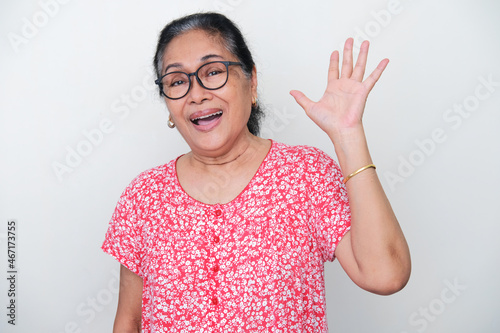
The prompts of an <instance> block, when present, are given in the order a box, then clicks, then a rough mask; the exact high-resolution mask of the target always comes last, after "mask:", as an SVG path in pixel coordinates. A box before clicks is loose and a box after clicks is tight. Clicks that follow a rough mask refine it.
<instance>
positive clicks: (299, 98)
mask: <svg viewBox="0 0 500 333" xmlns="http://www.w3.org/2000/svg"><path fill="white" fill-rule="evenodd" d="M290 95H292V96H293V98H295V101H296V102H297V103H298V104H299V105H300V106H301V107H302V108H303V109H304V111H306V113H307V112H308V111H309V109H310V108H311V107H312V106H313V104H314V102H313V101H311V100H310V99H309V98H308V97H307V96H306V95H304V94H303V93H302V92H300V91H298V90H292V91H290Z"/></svg>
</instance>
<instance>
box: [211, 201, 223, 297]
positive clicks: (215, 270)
mask: <svg viewBox="0 0 500 333" xmlns="http://www.w3.org/2000/svg"><path fill="white" fill-rule="evenodd" d="M212 214H213V215H212V216H213V217H214V228H213V230H212V234H211V236H210V238H211V239H210V240H211V245H212V246H211V247H212V249H213V251H212V255H214V254H215V253H216V252H217V250H218V248H219V244H220V242H221V236H220V232H221V229H222V228H221V227H222V220H223V217H222V216H223V211H222V209H221V208H220V207H216V208H215V209H214V210H213V211H212ZM217 257H218V255H217V256H215V255H214V257H213V258H211V259H212V260H210V264H211V267H210V270H211V271H212V272H211V273H212V274H211V275H212V282H211V284H212V286H213V292H212V297H211V298H210V299H209V302H210V305H211V306H214V307H216V306H218V305H219V302H220V299H219V297H218V289H219V283H220V281H219V271H220V266H219V262H218V259H217Z"/></svg>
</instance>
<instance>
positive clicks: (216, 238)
mask: <svg viewBox="0 0 500 333" xmlns="http://www.w3.org/2000/svg"><path fill="white" fill-rule="evenodd" d="M214 242H215V243H218V242H220V237H219V236H217V235H215V236H214Z"/></svg>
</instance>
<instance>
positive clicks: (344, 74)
mask: <svg viewBox="0 0 500 333" xmlns="http://www.w3.org/2000/svg"><path fill="white" fill-rule="evenodd" d="M353 44H354V39H352V38H348V39H347V40H346V41H345V44H344V54H343V56H342V70H341V73H340V77H341V78H350V77H351V74H352V46H353Z"/></svg>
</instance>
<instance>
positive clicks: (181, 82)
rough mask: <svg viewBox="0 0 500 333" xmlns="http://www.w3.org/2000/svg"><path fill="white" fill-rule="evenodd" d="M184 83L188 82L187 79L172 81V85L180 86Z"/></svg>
mask: <svg viewBox="0 0 500 333" xmlns="http://www.w3.org/2000/svg"><path fill="white" fill-rule="evenodd" d="M184 83H186V82H185V81H183V80H177V81H172V82H171V83H170V87H176V86H180V85H182V84H184Z"/></svg>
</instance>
